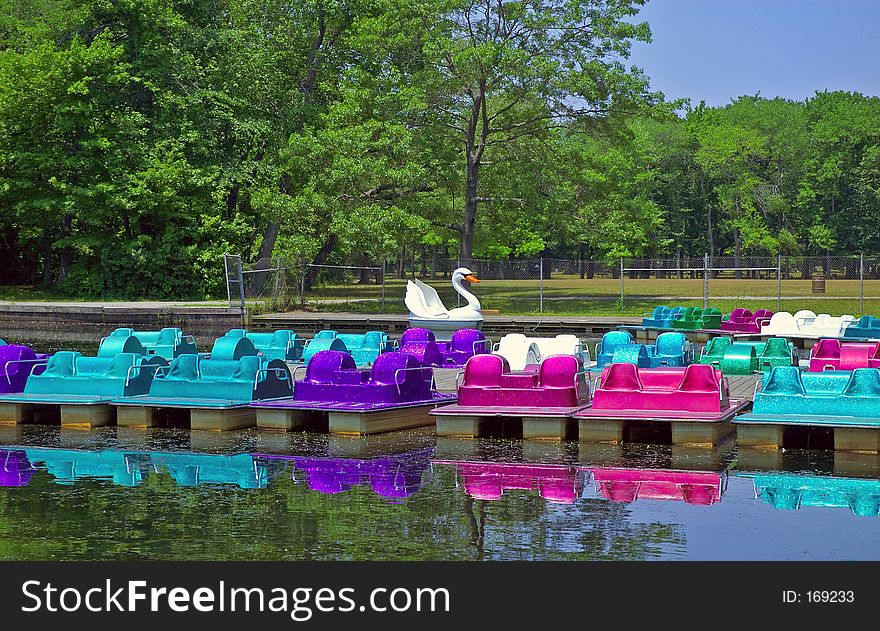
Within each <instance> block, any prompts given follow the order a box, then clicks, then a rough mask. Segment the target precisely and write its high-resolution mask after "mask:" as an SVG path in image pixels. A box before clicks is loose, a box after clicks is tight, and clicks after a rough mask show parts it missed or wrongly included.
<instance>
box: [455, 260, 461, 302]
mask: <svg viewBox="0 0 880 631" xmlns="http://www.w3.org/2000/svg"><path fill="white" fill-rule="evenodd" d="M455 266H456V267H461V257H458V259H457V260H456V261H455ZM455 306H456V307H460V306H461V294H460V293H458V292H455Z"/></svg>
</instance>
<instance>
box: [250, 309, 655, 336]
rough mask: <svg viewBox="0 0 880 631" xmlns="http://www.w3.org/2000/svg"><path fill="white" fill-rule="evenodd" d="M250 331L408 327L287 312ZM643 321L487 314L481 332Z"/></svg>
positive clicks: (389, 319)
mask: <svg viewBox="0 0 880 631" xmlns="http://www.w3.org/2000/svg"><path fill="white" fill-rule="evenodd" d="M250 322H251V328H252V329H253V330H270V329H293V330H295V331H303V332H315V331H320V330H321V329H333V330H334V331H340V332H362V331H364V330H365V329H376V330H380V331H386V332H388V333H401V332H402V331H404V330H405V329H407V328H408V327H409V320H408V319H407V316H406V314H367V313H345V312H339V313H312V312H308V311H290V312H287V313H271V314H265V315H258V316H252V317H251V319H250ZM641 322H642V319H641V318H636V317H627V316H549V315H548V316H503V315H497V316H496V315H487V316H486V317H485V320H484V321H483V331H484V332H486V333H487V334H488V335H497V334H500V335H503V334H504V333H528V334H531V335H556V334H558V333H572V334H574V335H581V336H590V337H596V336H600V335H602V334H603V333H605V332H606V331H610V330H612V329H616V328H618V327H620V326H623V325H631V326H634V325H638V324H641Z"/></svg>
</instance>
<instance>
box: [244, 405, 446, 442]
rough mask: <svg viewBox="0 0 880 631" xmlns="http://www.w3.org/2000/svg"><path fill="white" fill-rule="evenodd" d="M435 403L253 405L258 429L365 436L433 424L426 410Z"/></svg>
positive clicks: (429, 409)
mask: <svg viewBox="0 0 880 631" xmlns="http://www.w3.org/2000/svg"><path fill="white" fill-rule="evenodd" d="M436 405H437V404H436V403H428V404H425V405H414V406H407V407H398V408H391V409H387V410H377V411H374V412H350V411H343V410H294V409H289V408H269V407H265V408H253V409H252V411H254V412H256V426H257V428H258V429H263V430H274V431H281V432H290V431H317V432H328V433H330V434H350V435H356V436H364V435H368V434H382V433H386V432H394V431H398V430H403V429H412V428H414V427H423V426H427V425H433V424H434V419H433V418H432V417H431V416H430V415H429V412H430V411H431V410H432V409H433V408H434V407H436Z"/></svg>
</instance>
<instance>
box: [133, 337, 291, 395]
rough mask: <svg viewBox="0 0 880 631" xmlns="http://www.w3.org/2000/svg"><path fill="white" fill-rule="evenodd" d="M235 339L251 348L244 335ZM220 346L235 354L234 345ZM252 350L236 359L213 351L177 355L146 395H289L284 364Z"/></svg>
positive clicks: (289, 380)
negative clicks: (219, 356)
mask: <svg viewBox="0 0 880 631" xmlns="http://www.w3.org/2000/svg"><path fill="white" fill-rule="evenodd" d="M220 339H224V338H220ZM227 339H228V340H232V339H234V338H227ZM238 341H239V342H246V343H247V344H248V345H250V348H251V349H253V344H252V343H251V342H250V341H249V340H248V339H247V338H239V340H238ZM218 342H219V340H218ZM215 347H216V345H215ZM222 350H223V351H225V352H229V353H231V354H233V355H235V354H237V353H235V352H234V351H235V348H234V346H232V345H229V344H224V345H223V348H222ZM255 353H256V351H254V354H252V355H243V356H241V357H239V358H238V359H214V354H213V353H212V354H211V359H204V358H202V357H200V356H198V355H181V356H179V357H177V358H176V359H175V360H174V361H172V362H171V368H170V369H169V370H168V374H167V375H159V376H157V378H156V379H154V380H153V383H152V385H151V387H150V391H149V396H150V398H156V399H179V400H181V402H185V401H192V400H211V399H214V400H217V401H221V402H229V403H231V404H234V405H240V404H244V403H248V402H251V401H257V400H260V399H270V398H277V397H284V396H290V395H291V394H292V392H291V384H292V381H291V377H290V370H289V369H288V368H287V364H285V363H284V362H283V361H281V360H279V359H272V360H267V359H266V358H265V357H259V356H257V355H256V354H255Z"/></svg>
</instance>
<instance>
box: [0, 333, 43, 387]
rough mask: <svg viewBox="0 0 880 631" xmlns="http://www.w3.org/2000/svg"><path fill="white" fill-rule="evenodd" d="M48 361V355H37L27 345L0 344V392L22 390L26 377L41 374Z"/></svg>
mask: <svg viewBox="0 0 880 631" xmlns="http://www.w3.org/2000/svg"><path fill="white" fill-rule="evenodd" d="M48 361H49V360H48V355H39V354H37V353H35V352H34V350H33V349H32V348H30V347H29V346H19V345H18V344H6V345H4V346H0V394H15V393H18V392H23V391H24V384H25V382H26V381H27V379H28V377H30V376H31V374H35V375H40V374H42V373H43V371H44V370H46V363H47V362H48Z"/></svg>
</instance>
